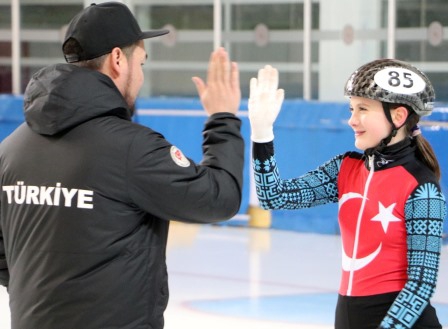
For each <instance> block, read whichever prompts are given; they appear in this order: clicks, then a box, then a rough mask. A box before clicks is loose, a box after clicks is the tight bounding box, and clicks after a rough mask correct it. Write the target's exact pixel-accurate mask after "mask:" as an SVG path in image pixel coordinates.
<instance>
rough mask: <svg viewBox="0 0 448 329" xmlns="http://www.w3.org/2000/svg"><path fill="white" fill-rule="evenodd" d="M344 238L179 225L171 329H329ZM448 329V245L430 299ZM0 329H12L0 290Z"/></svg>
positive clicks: (171, 266) (174, 231) (172, 260)
mask: <svg viewBox="0 0 448 329" xmlns="http://www.w3.org/2000/svg"><path fill="white" fill-rule="evenodd" d="M340 259H341V256H340V240H339V236H334V235H321V234H305V233H297V232H291V231H281V230H272V229H254V228H244V227H233V226H217V225H202V226H201V225H191V224H190V225H188V224H179V223H173V225H171V228H170V239H169V244H168V252H167V262H168V273H169V282H170V301H169V304H168V309H167V310H166V312H165V322H166V325H165V329H179V328H195V329H202V328H204V329H205V328H207V329H209V328H213V329H228V328H232V329H268V328H269V329H272V328H275V329H293V328H295V329H299V328H300V329H330V328H333V313H334V307H335V303H336V296H337V289H338V285H339V277H340ZM432 304H433V306H434V307H435V308H436V310H437V313H438V315H439V319H440V321H441V323H442V324H443V326H444V327H443V328H444V329H448V246H447V245H444V247H443V250H442V261H441V264H440V273H439V281H438V287H437V292H436V294H435V295H434V297H433V299H432ZM0 329H10V323H9V308H8V295H7V293H6V290H5V289H4V288H3V287H2V288H0Z"/></svg>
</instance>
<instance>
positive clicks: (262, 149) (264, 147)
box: [252, 142, 343, 209]
mask: <svg viewBox="0 0 448 329" xmlns="http://www.w3.org/2000/svg"><path fill="white" fill-rule="evenodd" d="M252 151H253V157H252V166H253V169H254V178H255V185H256V191H257V197H258V200H259V202H260V206H261V207H262V208H263V209H300V208H309V207H314V206H317V205H321V204H325V203H330V202H333V203H334V202H338V187H337V178H338V174H339V169H340V165H341V161H342V157H343V156H342V155H340V156H337V157H334V158H333V159H331V160H330V161H328V162H326V163H325V164H323V165H322V166H320V167H319V168H317V169H316V170H313V171H310V172H308V173H306V174H305V175H303V176H300V177H298V178H293V179H282V178H281V177H280V172H279V170H278V168H277V163H276V161H275V156H274V145H273V142H269V143H253V150H252Z"/></svg>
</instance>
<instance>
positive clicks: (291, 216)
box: [0, 95, 448, 234]
mask: <svg viewBox="0 0 448 329" xmlns="http://www.w3.org/2000/svg"><path fill="white" fill-rule="evenodd" d="M22 107H23V97H15V96H11V95H0V140H2V139H3V138H5V137H6V136H7V135H9V134H10V133H11V132H12V131H13V130H14V129H15V128H16V127H17V126H18V125H20V124H21V123H22V122H23V121H24V117H23V110H22ZM136 109H137V111H136V116H135V118H134V121H136V122H138V123H140V124H142V125H145V126H148V127H151V128H152V129H154V130H156V131H158V132H160V133H161V134H163V135H164V136H165V137H166V138H167V139H168V140H169V141H170V142H171V143H172V144H174V145H176V146H177V147H179V148H180V149H181V150H182V151H183V153H184V154H186V155H187V156H188V157H190V158H191V159H192V160H194V161H196V162H199V161H200V160H201V157H202V146H201V145H202V129H203V127H204V122H205V120H206V119H207V116H206V114H205V112H204V111H203V110H202V106H201V104H200V102H199V100H198V99H195V98H171V97H170V98H140V99H138V101H137V103H136ZM349 115H350V113H349V109H348V105H347V103H335V102H317V101H315V102H313V101H311V102H306V101H303V100H299V99H293V100H291V99H288V100H285V101H284V103H283V107H282V111H281V112H280V114H279V117H278V119H277V121H276V123H275V127H274V134H275V147H276V159H277V163H278V165H279V168H280V172H281V175H282V177H283V178H292V177H297V176H299V175H301V174H303V173H305V172H307V171H309V170H312V169H315V168H316V167H317V166H319V165H321V164H322V163H324V162H325V161H327V160H329V159H330V158H331V157H333V156H335V155H337V154H340V153H344V152H346V151H349V150H355V149H354V145H353V132H352V130H351V128H350V127H349V126H348V124H347V119H348V118H349ZM239 117H240V118H241V119H242V121H243V125H242V134H243V136H244V139H245V144H246V152H245V165H244V186H243V200H242V204H241V208H240V213H239V214H238V215H237V216H236V217H235V218H234V219H232V220H230V221H227V222H224V223H222V224H221V225H241V226H245V225H247V223H248V215H247V212H248V207H249V193H250V188H249V185H250V178H249V177H250V176H249V175H250V169H249V168H250V167H249V166H250V159H251V157H250V145H251V143H250V127H249V121H248V117H247V100H243V101H242V103H241V108H240V112H239ZM421 130H422V133H423V135H424V136H425V138H426V139H428V141H429V142H430V143H431V145H432V146H433V148H434V151H435V153H436V155H437V156H438V159H439V162H440V165H441V168H442V175H443V176H442V181H441V185H442V189H443V191H444V193H445V195H448V152H447V146H446V141H448V105H446V104H436V108H435V110H434V112H433V114H432V115H431V116H430V117H429V118H428V119H425V118H424V119H423V120H422V125H421ZM271 228H276V229H284V230H294V231H300V232H313V233H324V234H339V227H338V223H337V204H329V205H323V206H319V207H316V208H310V209H302V210H287V211H286V210H276V211H272V214H271ZM444 232H445V233H448V221H445V223H444Z"/></svg>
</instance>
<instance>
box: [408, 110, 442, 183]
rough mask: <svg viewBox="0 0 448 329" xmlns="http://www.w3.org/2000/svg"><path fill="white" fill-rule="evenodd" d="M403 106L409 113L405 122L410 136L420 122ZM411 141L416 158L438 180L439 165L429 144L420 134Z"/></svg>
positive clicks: (413, 113)
mask: <svg viewBox="0 0 448 329" xmlns="http://www.w3.org/2000/svg"><path fill="white" fill-rule="evenodd" d="M403 106H404V107H406V108H407V110H408V113H409V116H408V119H407V120H406V131H407V133H408V135H409V136H412V131H413V128H414V127H415V126H416V125H417V123H418V122H419V121H420V117H419V116H418V115H417V114H416V113H415V112H414V111H413V110H411V109H410V107H409V106H406V105H403ZM413 139H414V140H415V144H416V146H417V157H418V158H419V159H420V160H421V161H422V162H423V163H424V164H426V165H427V166H428V167H429V169H431V171H433V172H434V174H435V175H436V177H437V179H438V180H440V177H441V172H440V165H439V161H438V160H437V157H436V154H435V153H434V150H433V148H432V146H431V144H429V142H428V141H427V140H426V138H425V137H423V136H422V135H421V134H418V135H417V136H414V137H413Z"/></svg>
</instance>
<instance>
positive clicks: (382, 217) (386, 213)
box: [371, 202, 401, 233]
mask: <svg viewBox="0 0 448 329" xmlns="http://www.w3.org/2000/svg"><path fill="white" fill-rule="evenodd" d="M395 205H396V203H393V204H391V205H390V206H389V207H387V208H386V207H384V206H383V204H382V203H381V202H379V208H380V211H379V212H378V215H376V216H375V217H373V218H372V219H371V220H372V221H376V222H381V225H382V226H383V230H384V233H387V228H388V227H389V223H390V222H399V221H401V219H400V218H398V217H396V216H394V214H392V212H393V210H394V207H395Z"/></svg>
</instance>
